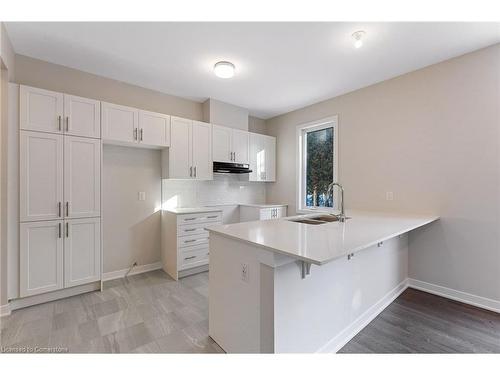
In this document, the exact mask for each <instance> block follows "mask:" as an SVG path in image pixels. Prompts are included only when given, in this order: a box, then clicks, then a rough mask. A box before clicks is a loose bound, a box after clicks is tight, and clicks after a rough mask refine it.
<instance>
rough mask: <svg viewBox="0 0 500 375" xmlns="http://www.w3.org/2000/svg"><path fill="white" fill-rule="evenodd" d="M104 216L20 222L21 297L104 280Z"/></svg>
mask: <svg viewBox="0 0 500 375" xmlns="http://www.w3.org/2000/svg"><path fill="white" fill-rule="evenodd" d="M100 275H101V219H100V218H86V219H70V220H52V221H36V222H29V223H21V224H20V297H27V296H32V295H36V294H42V293H47V292H52V291H55V290H58V289H62V288H69V287H72V286H76V285H81V284H86V283H90V282H93V281H98V280H100V278H101V277H100Z"/></svg>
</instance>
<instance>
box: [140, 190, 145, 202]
mask: <svg viewBox="0 0 500 375" xmlns="http://www.w3.org/2000/svg"><path fill="white" fill-rule="evenodd" d="M139 200H140V201H145V200H146V192H145V191H140V192H139Z"/></svg>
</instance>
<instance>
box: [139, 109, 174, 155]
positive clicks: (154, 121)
mask: <svg viewBox="0 0 500 375" xmlns="http://www.w3.org/2000/svg"><path fill="white" fill-rule="evenodd" d="M138 138H139V143H141V144H144V145H147V146H159V147H169V146H170V116H168V115H164V114H161V113H156V112H147V111H139V137H138Z"/></svg>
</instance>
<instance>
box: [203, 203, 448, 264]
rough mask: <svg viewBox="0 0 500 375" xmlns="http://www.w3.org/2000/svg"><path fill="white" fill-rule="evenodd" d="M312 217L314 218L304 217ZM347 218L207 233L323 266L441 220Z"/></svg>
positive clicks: (355, 214)
mask: <svg viewBox="0 0 500 375" xmlns="http://www.w3.org/2000/svg"><path fill="white" fill-rule="evenodd" d="M316 215H317V214H316ZM310 216H314V214H311V215H303V216H300V217H301V218H304V217H310ZM347 216H348V217H350V219H348V220H346V221H345V222H344V223H341V222H331V223H325V224H320V225H310V224H303V223H297V222H293V221H290V219H293V217H287V218H282V219H276V220H264V221H250V222H244V223H236V224H228V225H215V226H211V227H209V228H206V229H207V230H208V231H209V232H210V233H216V234H219V235H222V236H225V237H229V238H232V239H236V240H239V241H243V242H246V243H250V244H253V245H256V246H258V247H260V248H263V249H266V250H269V251H273V252H276V253H280V254H283V255H288V256H290V257H293V258H296V259H299V260H302V261H305V262H307V263H311V264H315V265H322V264H325V263H328V262H330V261H332V260H335V259H338V258H340V257H344V256H347V255H348V254H351V253H356V252H358V251H360V250H363V249H366V248H368V247H371V246H374V245H377V244H378V243H381V242H383V241H387V240H389V239H391V238H394V237H397V236H399V235H402V234H405V233H407V232H410V231H412V230H414V229H417V228H419V227H422V226H424V225H427V224H429V223H431V222H433V221H436V220H438V219H439V216H434V215H411V214H399V213H398V214H395V213H381V212H369V211H354V210H348V212H347ZM297 218H298V217H297Z"/></svg>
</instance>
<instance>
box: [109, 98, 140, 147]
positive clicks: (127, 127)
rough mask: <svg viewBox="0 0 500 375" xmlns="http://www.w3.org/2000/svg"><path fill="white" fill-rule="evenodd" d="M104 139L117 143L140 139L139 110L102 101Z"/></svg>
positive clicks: (132, 141)
mask: <svg viewBox="0 0 500 375" xmlns="http://www.w3.org/2000/svg"><path fill="white" fill-rule="evenodd" d="M101 109H102V113H101V126H102V139H103V140H104V141H110V142H116V143H124V142H125V143H134V142H137V140H138V139H139V138H138V137H139V129H138V127H139V110H138V109H136V108H132V107H125V106H123V105H118V104H111V103H105V102H102V107H101Z"/></svg>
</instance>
